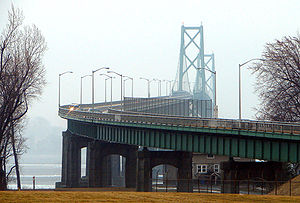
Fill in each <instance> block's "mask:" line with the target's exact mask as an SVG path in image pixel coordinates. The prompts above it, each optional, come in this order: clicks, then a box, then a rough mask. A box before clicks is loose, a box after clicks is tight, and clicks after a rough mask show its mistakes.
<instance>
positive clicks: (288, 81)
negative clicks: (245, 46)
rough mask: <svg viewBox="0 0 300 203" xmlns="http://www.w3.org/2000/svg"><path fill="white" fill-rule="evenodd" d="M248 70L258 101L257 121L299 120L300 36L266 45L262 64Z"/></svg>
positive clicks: (285, 38)
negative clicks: (254, 75)
mask: <svg viewBox="0 0 300 203" xmlns="http://www.w3.org/2000/svg"><path fill="white" fill-rule="evenodd" d="M250 69H252V71H253V73H255V74H256V78H257V82H256V91H257V92H258V94H259V97H260V99H261V103H260V107H259V108H258V113H257V118H258V119H263V120H272V121H288V122H293V121H300V36H299V35H298V36H297V37H290V36H289V37H284V38H283V39H282V40H275V42H273V43H267V44H266V46H265V50H264V51H263V53H262V61H261V62H259V63H256V64H255V65H254V66H253V67H251V68H250Z"/></svg>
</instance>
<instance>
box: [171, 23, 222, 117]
mask: <svg viewBox="0 0 300 203" xmlns="http://www.w3.org/2000/svg"><path fill="white" fill-rule="evenodd" d="M188 74H190V76H192V77H194V78H192V79H191V81H193V82H189V76H188ZM191 87H193V90H192V91H191ZM215 90H216V71H215V58H214V54H213V53H212V54H205V53H204V37H203V26H202V25H201V26H199V27H186V26H184V25H182V26H181V45H180V54H179V64H178V70H177V74H176V79H175V82H174V84H173V92H172V93H173V95H182V94H190V95H192V96H193V98H194V99H198V100H210V101H211V103H212V106H211V107H212V108H211V109H214V110H216V91H215ZM215 116H216V114H215Z"/></svg>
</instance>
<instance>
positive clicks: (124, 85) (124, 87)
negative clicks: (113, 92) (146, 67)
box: [123, 78, 129, 97]
mask: <svg viewBox="0 0 300 203" xmlns="http://www.w3.org/2000/svg"><path fill="white" fill-rule="evenodd" d="M127 80H129V78H126V79H125V80H123V83H124V84H123V93H124V97H126V93H125V92H126V84H125V82H126V81H127Z"/></svg>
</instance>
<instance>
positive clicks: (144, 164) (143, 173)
mask: <svg viewBox="0 0 300 203" xmlns="http://www.w3.org/2000/svg"><path fill="white" fill-rule="evenodd" d="M151 173H152V168H151V163H150V152H149V151H148V150H147V148H144V149H143V151H139V152H138V153H137V178H136V186H137V188H136V189H137V191H138V192H151V190H152V188H151V187H152V185H151Z"/></svg>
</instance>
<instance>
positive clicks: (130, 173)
mask: <svg viewBox="0 0 300 203" xmlns="http://www.w3.org/2000/svg"><path fill="white" fill-rule="evenodd" d="M136 165H137V153H136V149H134V150H130V151H129V152H128V154H127V157H126V163H125V187H127V188H135V187H136V177H137V175H136V172H137V168H136Z"/></svg>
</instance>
